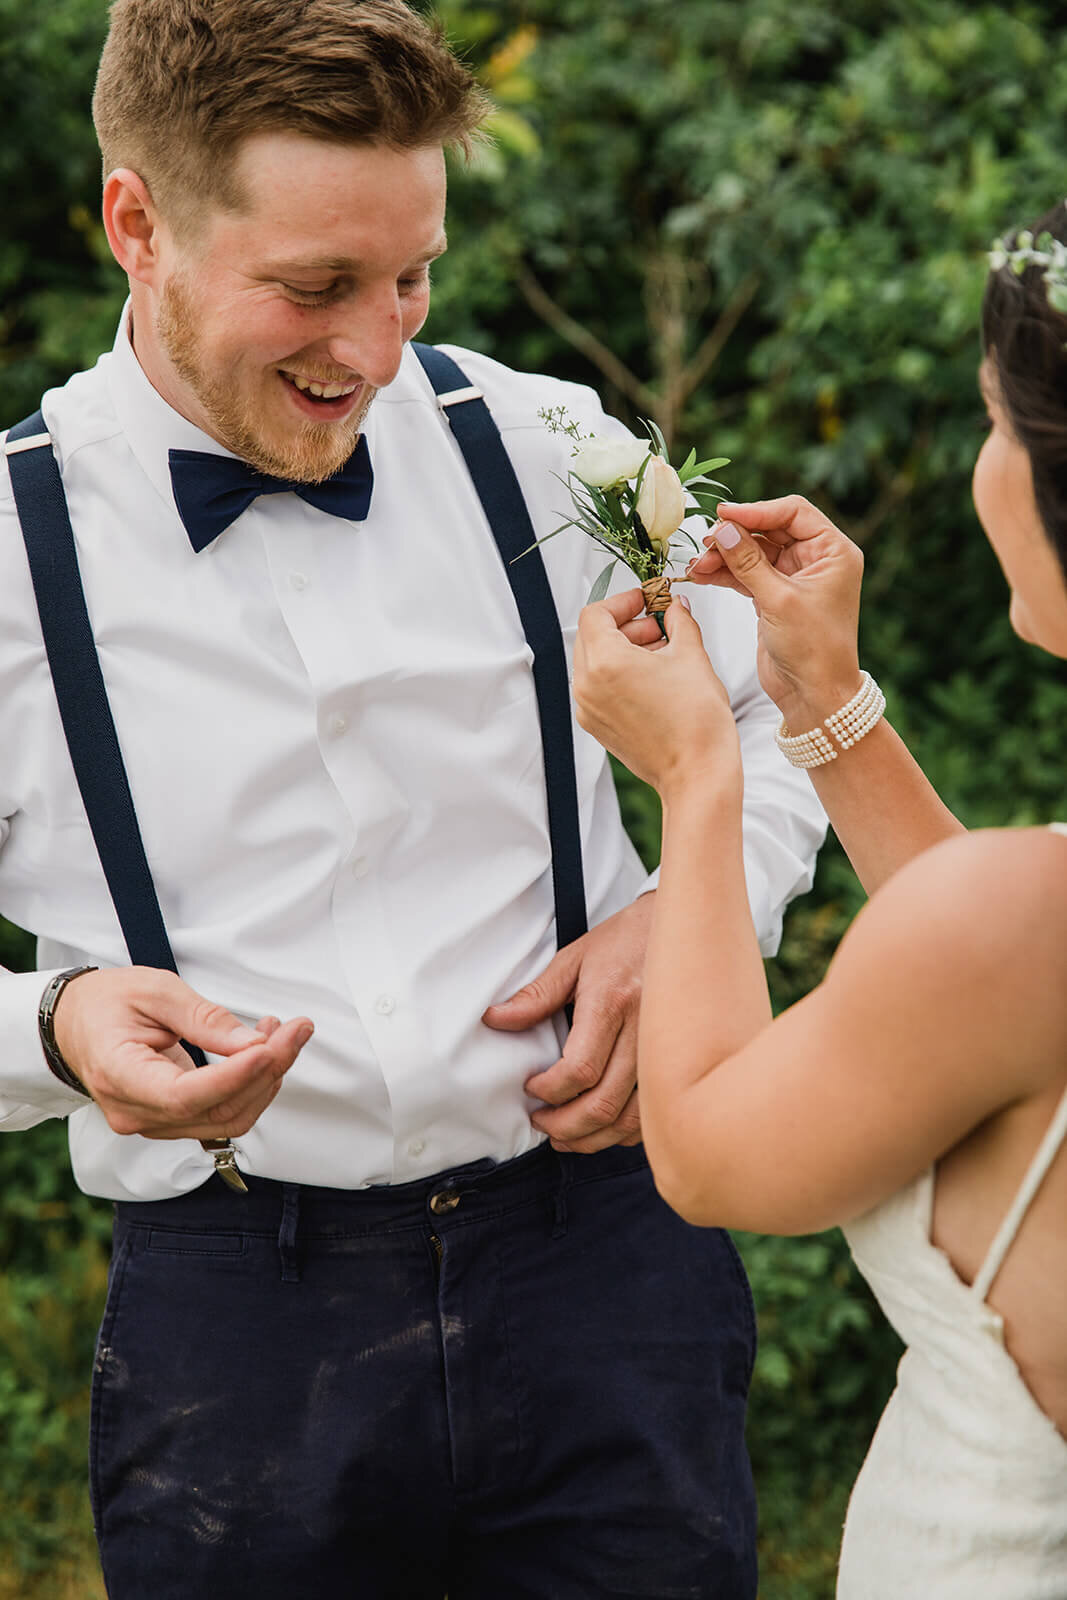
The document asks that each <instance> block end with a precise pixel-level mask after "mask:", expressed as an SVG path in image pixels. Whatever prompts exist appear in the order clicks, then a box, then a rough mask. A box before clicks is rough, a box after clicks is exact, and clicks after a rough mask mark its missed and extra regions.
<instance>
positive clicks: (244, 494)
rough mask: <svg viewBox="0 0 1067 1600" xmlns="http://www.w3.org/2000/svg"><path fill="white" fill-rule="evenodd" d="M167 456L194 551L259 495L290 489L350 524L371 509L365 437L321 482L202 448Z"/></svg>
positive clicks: (371, 477)
mask: <svg viewBox="0 0 1067 1600" xmlns="http://www.w3.org/2000/svg"><path fill="white" fill-rule="evenodd" d="M169 454H170V481H171V486H172V488H173V490H174V503H175V505H176V506H177V508H178V515H179V516H180V517H181V519H182V521H183V522H184V523H185V529H186V532H187V533H188V535H189V540H190V543H191V544H192V547H193V549H194V550H196V551H200V550H203V549H204V548H205V547H206V546H207V545H209V544H210V543H211V541H212V539H215V538H217V537H218V535H219V534H220V533H221V532H222V531H223V529H224V528H228V527H229V526H230V523H231V522H234V521H235V520H236V519H237V518H238V517H239V516H240V515H241V512H242V511H244V510H246V509H247V507H248V506H250V505H251V504H252V501H253V500H255V499H256V497H257V496H258V495H261V494H284V493H285V491H286V490H291V491H292V492H293V493H294V494H298V495H299V496H300V498H301V500H306V501H307V503H308V505H312V506H317V507H318V509H319V510H320V511H329V512H330V513H331V515H332V516H335V517H347V518H348V520H349V521H350V522H362V521H363V519H364V517H365V516H366V515H367V512H368V511H369V510H370V496H371V490H372V489H373V487H374V469H373V467H372V466H371V462H370V451H369V450H368V449H367V441H366V438H365V437H364V435H363V434H360V436H359V442H358V444H357V445H356V448H355V449H354V450H353V452H352V454H351V455H350V456H349V458H348V460H347V461H346V462H345V464H344V466H343V467H341V468H340V469H339V470H338V471H337V472H335V473H334V475H333V477H332V478H327V479H325V481H324V482H322V483H293V482H292V481H291V480H290V479H288V478H272V477H270V476H269V475H268V474H267V473H265V472H256V470H255V469H254V468H253V467H250V466H248V465H247V463H246V462H244V461H238V460H237V459H236V458H235V457H234V456H215V455H209V454H208V453H207V452H206V451H203V450H171V451H170V452H169Z"/></svg>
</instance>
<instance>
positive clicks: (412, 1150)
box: [408, 1139, 426, 1156]
mask: <svg viewBox="0 0 1067 1600" xmlns="http://www.w3.org/2000/svg"><path fill="white" fill-rule="evenodd" d="M425 1149H426V1140H425V1139H412V1141H411V1143H410V1144H409V1145H408V1155H409V1156H421V1155H422V1152H423V1151H424V1150H425Z"/></svg>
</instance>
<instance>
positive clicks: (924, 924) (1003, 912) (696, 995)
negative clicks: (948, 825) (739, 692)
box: [638, 783, 1067, 1234]
mask: <svg viewBox="0 0 1067 1600" xmlns="http://www.w3.org/2000/svg"><path fill="white" fill-rule="evenodd" d="M722 812H723V800H722V796H721V794H720V793H719V792H718V790H717V787H716V786H715V785H714V784H706V785H703V786H699V787H698V786H697V785H694V784H692V783H690V784H688V785H687V786H686V787H685V788H684V789H679V790H678V791H677V797H676V796H675V793H674V792H673V791H672V792H671V793H670V794H669V796H668V797H667V801H666V807H665V813H666V826H665V837H664V864H663V874H662V880H661V885H660V891H659V895H658V897H657V905H656V911H655V917H654V922H653V929H652V935H651V940H650V944H649V956H648V968H647V979H646V987H645V996H644V1001H643V1008H642V1013H641V1022H640V1035H639V1043H638V1075H639V1083H640V1092H641V1112H642V1125H643V1128H644V1132H645V1139H646V1143H647V1147H648V1152H649V1158H650V1160H651V1163H652V1167H653V1171H654V1172H655V1173H656V1178H657V1183H658V1185H659V1187H660V1190H661V1193H662V1194H663V1195H664V1197H665V1198H666V1199H667V1200H668V1201H669V1203H670V1204H671V1205H672V1206H674V1207H675V1208H676V1209H677V1210H678V1211H680V1212H681V1213H682V1215H683V1216H685V1217H686V1218H688V1220H690V1221H691V1222H695V1223H700V1224H709V1225H710V1224H715V1225H719V1226H724V1227H735V1228H744V1229H750V1230H753V1231H756V1232H766V1233H778V1234H793V1233H807V1232H812V1231H816V1230H818V1229H821V1228H826V1227H829V1226H831V1225H832V1224H834V1223H840V1222H844V1221H847V1220H848V1219H849V1218H851V1217H853V1216H857V1215H859V1214H860V1213H862V1212H863V1211H866V1210H867V1209H868V1208H869V1207H871V1206H872V1205H875V1204H876V1203H877V1202H879V1201H880V1200H883V1199H885V1198H886V1197H887V1196H888V1195H890V1194H892V1193H893V1192H895V1191H896V1190H897V1189H899V1188H900V1187H901V1186H902V1185H904V1184H905V1183H907V1182H909V1181H910V1180H911V1179H912V1178H914V1177H915V1176H917V1175H918V1173H920V1172H921V1171H923V1170H924V1169H925V1168H926V1167H927V1166H929V1164H930V1163H931V1162H932V1161H934V1160H935V1159H936V1158H937V1157H938V1156H940V1155H942V1154H944V1152H946V1151H947V1150H949V1149H951V1148H952V1146H953V1145H955V1144H957V1143H958V1142H959V1141H960V1140H961V1139H962V1138H963V1137H964V1136H965V1135H966V1134H967V1133H969V1132H970V1131H971V1130H972V1129H973V1128H975V1127H977V1126H978V1125H979V1124H980V1123H982V1122H983V1121H985V1119H986V1118H987V1117H989V1116H991V1115H992V1114H994V1113H996V1112H997V1111H999V1110H1001V1109H1002V1108H1004V1107H1005V1106H1007V1105H1009V1104H1011V1103H1012V1102H1013V1101H1015V1100H1017V1099H1019V1098H1021V1097H1023V1096H1025V1095H1026V1094H1028V1093H1031V1092H1033V1091H1035V1090H1038V1089H1040V1088H1041V1087H1043V1086H1044V1085H1045V1084H1046V1083H1047V1082H1048V1081H1050V1080H1051V1079H1052V1078H1053V1077H1057V1076H1059V1077H1062V1072H1063V1061H1064V1059H1065V1055H1067V894H1065V893H1064V891H1063V888H1062V885H1063V883H1064V881H1065V868H1067V840H1064V839H1063V838H1059V837H1057V836H1055V835H1053V834H1050V833H1047V832H1045V831H1044V830H1032V831H1028V832H1023V833H1018V834H1013V833H982V834H975V835H970V836H965V837H964V838H962V839H958V840H952V841H949V842H948V843H945V844H943V845H941V846H939V847H938V848H937V849H935V850H934V851H932V852H930V853H927V854H926V855H924V856H923V857H922V859H921V861H915V862H913V863H911V864H910V865H909V866H907V867H905V868H903V869H902V870H900V871H898V872H897V873H896V875H895V876H894V878H893V881H892V882H891V883H889V884H887V885H886V887H885V888H884V889H883V890H882V891H881V892H880V893H879V894H878V895H877V896H876V897H875V899H874V900H873V901H872V902H871V904H870V905H869V906H867V907H866V908H865V909H864V911H863V912H862V913H861V914H860V916H859V917H858V918H857V919H856V921H855V923H854V924H853V926H852V928H851V930H850V931H849V933H848V935H847V936H846V938H845V939H844V941H843V942H842V944H841V947H840V949H839V951H838V954H837V956H836V958H835V960H834V962H833V965H832V966H831V969H830V972H829V974H828V976H827V978H826V980H825V981H824V982H823V983H822V984H821V985H820V986H819V987H818V988H817V989H815V990H814V991H813V992H812V993H811V994H810V995H808V996H807V997H806V998H805V999H804V1000H802V1001H800V1002H799V1004H797V1005H795V1006H793V1007H792V1008H791V1009H790V1010H789V1011H787V1012H786V1013H784V1014H783V1015H782V1016H781V1017H779V1018H778V1019H777V1020H776V1021H775V1022H773V1023H771V1024H769V1025H763V1026H761V1025H760V1023H759V1021H758V1012H759V1006H758V1004H757V1003H756V1001H755V999H754V991H755V989H756V985H757V983H758V980H759V976H760V975H759V973H758V972H757V962H756V959H755V957H754V954H753V951H752V948H751V943H750V941H749V940H748V939H747V938H745V937H741V938H740V939H739V938H738V937H737V928H738V920H737V919H736V916H735V913H736V910H737V907H736V898H737V886H736V884H735V883H734V882H733V872H732V868H731V866H730V863H729V860H728V855H727V852H728V849H729V847H727V848H726V849H722V848H720V842H719V840H720V837H721V835H720V832H719V830H721V828H722V827H723V815H722ZM720 897H725V898H720ZM746 1028H748V1029H749V1030H750V1031H749V1034H748V1037H747V1039H746V1038H744V1037H739V1036H740V1035H743V1034H744V1030H745V1029H746Z"/></svg>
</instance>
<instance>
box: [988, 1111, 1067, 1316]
mask: <svg viewBox="0 0 1067 1600" xmlns="http://www.w3.org/2000/svg"><path fill="white" fill-rule="evenodd" d="M1065 1138H1067V1089H1065V1090H1064V1092H1063V1094H1062V1095H1061V1097H1060V1102H1059V1105H1058V1106H1057V1107H1056V1110H1055V1112H1054V1113H1053V1117H1052V1121H1051V1122H1050V1123H1049V1125H1048V1128H1047V1129H1046V1131H1045V1137H1044V1138H1043V1139H1042V1141H1041V1143H1040V1144H1039V1145H1038V1147H1037V1150H1036V1152H1035V1153H1034V1158H1033V1160H1032V1161H1031V1162H1030V1165H1029V1167H1028V1168H1027V1169H1026V1176H1025V1177H1024V1178H1023V1181H1022V1183H1021V1184H1020V1185H1019V1191H1018V1193H1017V1194H1016V1196H1015V1199H1014V1200H1013V1201H1012V1205H1011V1209H1010V1211H1009V1212H1008V1214H1007V1216H1006V1217H1005V1218H1004V1221H1003V1222H1002V1223H1001V1225H1000V1227H999V1228H998V1229H997V1232H996V1236H995V1238H994V1240H993V1243H992V1244H991V1245H990V1246H989V1252H988V1254H987V1256H986V1258H985V1260H984V1261H983V1262H982V1265H981V1268H980V1270H979V1272H978V1275H977V1277H976V1278H975V1280H974V1283H973V1284H972V1286H971V1292H972V1293H973V1294H974V1295H975V1296H976V1298H977V1299H979V1300H984V1299H985V1297H986V1295H987V1294H988V1293H989V1291H990V1289H991V1288H992V1287H993V1280H994V1279H995V1278H996V1275H997V1273H998V1272H999V1271H1000V1269H1001V1267H1002V1266H1003V1265H1004V1257H1005V1256H1006V1255H1007V1253H1008V1251H1009V1249H1010V1248H1011V1244H1012V1241H1013V1240H1014V1238H1015V1235H1016V1234H1017V1233H1018V1231H1019V1226H1020V1224H1021V1222H1022V1220H1023V1218H1024V1217H1025V1215H1026V1213H1027V1210H1028V1209H1029V1206H1030V1202H1031V1201H1032V1200H1033V1198H1034V1195H1035V1194H1036V1193H1037V1191H1038V1190H1039V1189H1040V1187H1041V1185H1042V1183H1043V1182H1044V1181H1045V1176H1046V1174H1047V1173H1048V1169H1049V1167H1051V1165H1052V1163H1053V1161H1054V1160H1055V1159H1056V1155H1057V1152H1058V1151H1059V1148H1060V1145H1061V1144H1062V1143H1063V1141H1064V1139H1065Z"/></svg>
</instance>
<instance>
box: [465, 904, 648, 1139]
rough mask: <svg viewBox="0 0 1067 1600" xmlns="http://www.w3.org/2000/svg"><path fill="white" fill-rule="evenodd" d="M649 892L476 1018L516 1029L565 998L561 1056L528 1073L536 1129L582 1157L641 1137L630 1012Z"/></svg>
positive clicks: (637, 989)
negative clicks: (568, 1019)
mask: <svg viewBox="0 0 1067 1600" xmlns="http://www.w3.org/2000/svg"><path fill="white" fill-rule="evenodd" d="M653 900H654V895H653V894H651V893H649V894H643V895H642V896H641V897H640V899H639V900H635V901H634V903H633V905H631V906H626V907H625V909H624V910H622V911H618V912H616V914H615V915H614V916H613V917H609V918H608V919H607V921H606V922H602V923H600V924H599V926H598V927H595V928H593V929H592V931H591V932H589V933H587V934H584V935H583V936H582V938H580V939H576V940H575V941H574V943H573V944H569V945H567V946H566V947H565V949H563V950H561V951H560V952H559V954H558V955H556V956H554V957H553V958H552V960H551V961H550V962H549V964H548V966H547V967H546V968H545V970H544V971H543V972H542V973H541V974H540V976H539V977H536V978H534V980H533V982H532V983H528V984H527V985H526V987H525V988H524V989H520V990H519V992H518V994H514V995H512V997H511V999H510V1000H505V1001H503V1002H502V1003H501V1004H500V1005H496V1006H490V1007H489V1010H488V1011H487V1012H486V1013H485V1016H484V1018H483V1019H482V1020H483V1021H484V1022H486V1023H488V1025H489V1027H491V1028H501V1029H506V1030H508V1031H509V1032H513V1033H517V1032H520V1031H521V1030H522V1029H523V1028H531V1027H533V1025H534V1024H535V1023H537V1022H541V1021H542V1020H543V1019H544V1018H545V1017H550V1016H553V1015H554V1014H555V1013H556V1012H557V1011H562V1009H563V1007H564V1006H565V1005H566V1004H567V1003H568V1002H569V1001H571V1000H573V1002H574V1026H573V1027H572V1028H571V1031H570V1034H569V1035H568V1037H567V1042H566V1044H565V1045H564V1046H563V1054H562V1056H561V1057H560V1059H559V1060H558V1061H557V1062H556V1063H555V1064H554V1065H553V1066H551V1067H549V1068H548V1069H547V1071H545V1072H538V1073H535V1074H534V1076H533V1077H532V1078H529V1079H527V1082H526V1091H527V1093H528V1094H531V1095H533V1096H535V1097H536V1098H537V1099H538V1100H543V1101H544V1102H545V1104H546V1109H545V1110H544V1111H535V1112H534V1114H533V1117H532V1118H531V1120H532V1122H533V1124H534V1127H535V1128H540V1129H541V1130H542V1131H543V1132H544V1133H547V1134H548V1136H549V1139H550V1140H551V1143H552V1146H553V1148H554V1149H556V1150H574V1151H577V1152H579V1153H580V1154H583V1155H586V1154H589V1153H590V1152H592V1151H594V1150H605V1149H607V1147H608V1146H609V1145H613V1144H640V1142H641V1118H640V1112H639V1110H638V1104H637V1011H638V1006H639V1004H640V999H641V973H642V970H643V968H644V963H645V946H646V944H647V943H648V930H649V925H650V923H651V921H652V905H653Z"/></svg>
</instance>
